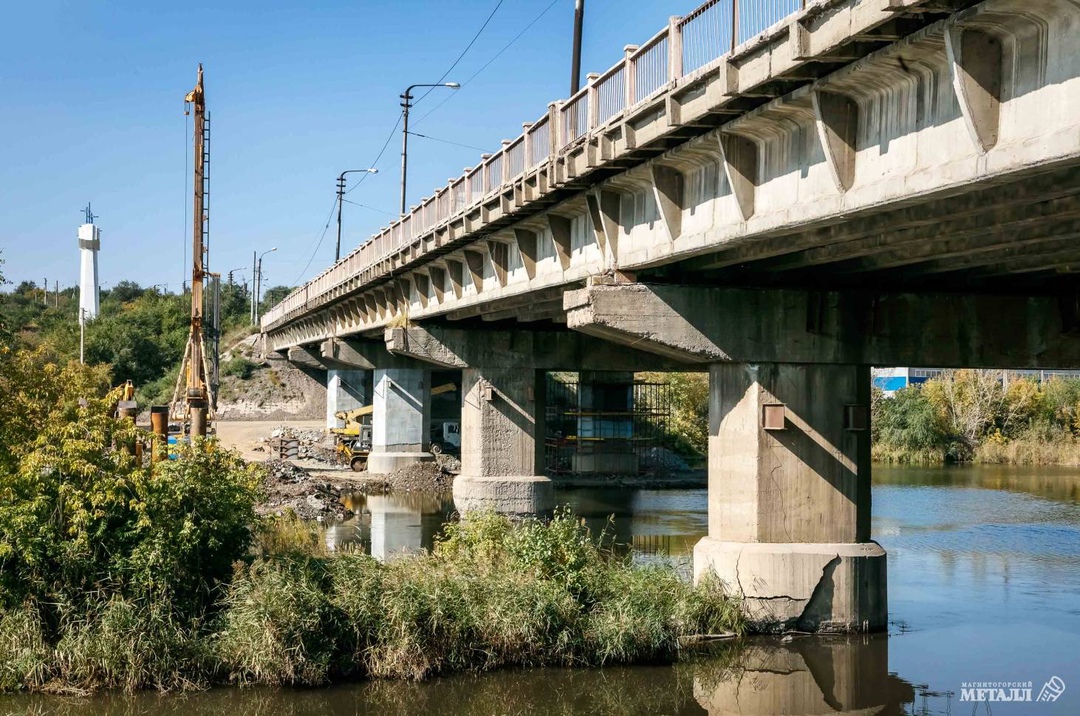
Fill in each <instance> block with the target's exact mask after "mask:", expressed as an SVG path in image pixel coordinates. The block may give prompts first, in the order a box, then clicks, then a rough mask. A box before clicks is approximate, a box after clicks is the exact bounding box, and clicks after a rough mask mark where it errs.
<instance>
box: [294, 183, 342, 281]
mask: <svg viewBox="0 0 1080 716" xmlns="http://www.w3.org/2000/svg"><path fill="white" fill-rule="evenodd" d="M336 208H337V197H335V198H334V201H333V203H332V204H330V213H329V214H327V215H326V225H325V226H323V230H322V233H321V234H319V241H318V242H317V243H316V244H315V250H314V251H312V252H311V256H310V257H308V262H307V264H305V265H304V270H303V271H301V272H300V275H299V276H297V277H296V280H294V281H293V282H292V285H293V286H299V285H300V279H302V278H303V277H304V274H306V273H307V270H308V269H309V268H311V262H312V261H314V260H315V256H316V254H318V253H319V247H320V246H322V242H323V239H324V238H326V232H327V230H328V229H329V228H330V222H331V221H332V220H333V218H334V209H336Z"/></svg>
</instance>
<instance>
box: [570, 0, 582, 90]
mask: <svg viewBox="0 0 1080 716" xmlns="http://www.w3.org/2000/svg"><path fill="white" fill-rule="evenodd" d="M584 24H585V0H574V55H573V58H572V60H571V62H570V96H571V97H573V96H574V95H575V94H577V91H578V90H579V89H581V29H582V26H583V25H584Z"/></svg>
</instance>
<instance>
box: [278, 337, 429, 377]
mask: <svg viewBox="0 0 1080 716" xmlns="http://www.w3.org/2000/svg"><path fill="white" fill-rule="evenodd" d="M306 350H307V351H308V352H309V353H311V354H315V355H317V356H318V360H319V362H320V363H321V364H322V365H323V366H324V367H327V368H345V369H351V370H357V369H358V370H375V369H380V370H383V369H385V370H407V369H411V368H423V367H424V365H423V364H420V363H417V362H416V361H414V360H410V359H408V358H403V357H402V356H398V355H394V354H391V353H389V352H387V350H386V345H385V344H384V343H382V342H380V341H376V340H365V339H360V338H329V339H327V340H325V341H322V342H321V343H320V344H319V345H318V346H317V347H306ZM316 351H317V353H316ZM290 360H291V358H290Z"/></svg>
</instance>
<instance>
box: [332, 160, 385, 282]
mask: <svg viewBox="0 0 1080 716" xmlns="http://www.w3.org/2000/svg"><path fill="white" fill-rule="evenodd" d="M357 172H361V173H363V172H367V173H368V174H378V173H379V170H378V169H374V168H372V169H346V170H345V171H343V172H341V173H340V174H338V178H337V248H335V249H334V263H337V262H338V261H340V260H341V201H342V200H343V199H344V198H345V175H346V174H355V173H357Z"/></svg>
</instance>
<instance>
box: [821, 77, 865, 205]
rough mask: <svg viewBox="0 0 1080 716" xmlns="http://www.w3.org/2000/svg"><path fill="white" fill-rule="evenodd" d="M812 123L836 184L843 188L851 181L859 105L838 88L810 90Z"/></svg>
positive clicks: (848, 187) (847, 186)
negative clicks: (836, 89)
mask: <svg viewBox="0 0 1080 716" xmlns="http://www.w3.org/2000/svg"><path fill="white" fill-rule="evenodd" d="M811 96H812V98H813V103H814V118H815V122H814V124H815V125H816V127H817V133H818V141H820V142H821V148H822V149H823V150H824V152H825V159H826V161H827V162H828V163H829V168H830V169H831V170H832V174H833V179H834V180H835V181H836V187H837V189H839V190H840V191H841V192H845V191H847V190H848V189H850V188H851V185H852V184H854V183H855V143H856V140H857V137H858V131H859V105H858V103H857V102H856V101H855V100H853V99H852V98H850V97H848V96H847V95H844V94H840V93H839V92H826V91H824V90H820V89H817V90H814V92H813V93H812V95H811Z"/></svg>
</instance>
